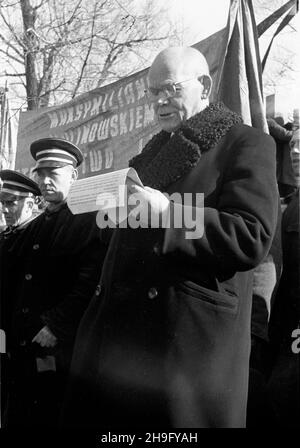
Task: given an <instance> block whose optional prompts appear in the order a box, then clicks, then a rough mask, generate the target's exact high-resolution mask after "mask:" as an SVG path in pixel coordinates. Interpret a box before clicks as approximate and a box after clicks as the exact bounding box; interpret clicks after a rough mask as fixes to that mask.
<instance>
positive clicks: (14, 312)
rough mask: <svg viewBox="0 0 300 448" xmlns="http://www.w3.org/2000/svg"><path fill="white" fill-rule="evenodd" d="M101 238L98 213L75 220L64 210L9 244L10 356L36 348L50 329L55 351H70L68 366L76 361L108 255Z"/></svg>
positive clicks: (4, 291) (4, 294)
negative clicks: (75, 349) (83, 322)
mask: <svg viewBox="0 0 300 448" xmlns="http://www.w3.org/2000/svg"><path fill="white" fill-rule="evenodd" d="M99 233H100V230H99V228H98V227H97V224H96V216H95V214H94V213H88V214H82V215H76V216H74V215H73V214H72V213H71V212H70V210H69V208H68V206H67V205H66V204H64V205H63V206H62V207H61V208H60V209H59V210H57V211H56V212H53V213H49V212H48V211H47V210H46V211H45V212H44V213H42V214H41V215H39V216H38V217H37V218H36V219H35V220H33V221H32V222H31V223H30V224H29V225H28V226H27V227H26V229H24V231H23V232H20V233H19V234H18V235H16V237H15V238H13V239H12V240H11V241H8V243H7V244H6V245H5V247H4V249H3V250H4V252H5V253H3V254H2V261H3V263H4V265H3V270H4V272H5V274H4V275H3V276H2V282H1V283H2V287H1V301H3V302H4V303H5V304H7V305H6V308H7V309H8V308H9V315H10V319H9V324H8V325H7V327H8V328H7V343H8V347H9V350H12V351H14V350H17V349H18V348H19V347H28V346H31V345H32V344H31V341H32V339H33V337H34V336H35V335H36V334H37V333H38V332H39V330H41V328H42V327H43V326H45V325H47V326H48V327H49V328H50V330H51V331H52V333H53V334H54V335H55V336H56V337H57V340H58V344H57V347H56V349H55V350H56V351H57V352H58V353H61V350H62V349H63V350H62V351H64V350H65V353H64V355H62V356H61V360H62V362H64V356H66V355H67V356H68V357H69V358H70V356H71V353H70V350H71V347H72V344H73V342H74V337H75V333H76V330H77V327H78V324H79V320H80V318H81V317H82V315H83V313H84V310H85V308H86V307H87V305H88V303H89V300H90V298H91V296H92V294H93V291H94V289H95V286H96V284H97V280H98V277H99V275H100V270H101V267H102V262H103V258H104V255H105V247H104V245H103V243H102V242H101V240H100V236H99ZM46 352H47V350H45V349H44V354H46ZM66 360H67V358H65V361H66Z"/></svg>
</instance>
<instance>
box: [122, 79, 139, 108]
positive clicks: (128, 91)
mask: <svg viewBox="0 0 300 448" xmlns="http://www.w3.org/2000/svg"><path fill="white" fill-rule="evenodd" d="M124 94H125V98H126V103H127V104H131V103H132V104H134V103H135V101H136V99H135V96H134V91H133V85H132V83H131V82H130V83H129V84H127V85H126V86H125V88H124Z"/></svg>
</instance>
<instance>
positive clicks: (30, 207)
mask: <svg viewBox="0 0 300 448" xmlns="http://www.w3.org/2000/svg"><path fill="white" fill-rule="evenodd" d="M33 205H34V200H29V201H27V207H28V210H32V209H33Z"/></svg>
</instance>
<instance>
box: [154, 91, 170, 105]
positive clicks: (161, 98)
mask: <svg viewBox="0 0 300 448" xmlns="http://www.w3.org/2000/svg"><path fill="white" fill-rule="evenodd" d="M169 100H170V97H169V96H168V94H167V93H166V92H165V91H164V90H161V91H160V92H159V94H158V98H157V104H159V105H160V106H161V105H162V104H168V103H169Z"/></svg>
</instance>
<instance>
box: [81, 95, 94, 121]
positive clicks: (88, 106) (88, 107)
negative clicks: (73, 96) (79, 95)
mask: <svg viewBox="0 0 300 448" xmlns="http://www.w3.org/2000/svg"><path fill="white" fill-rule="evenodd" d="M91 107H92V102H91V100H89V101H86V102H85V103H84V114H83V117H82V118H83V119H85V118H86V116H87V114H88V112H89V111H90V110H91Z"/></svg>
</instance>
